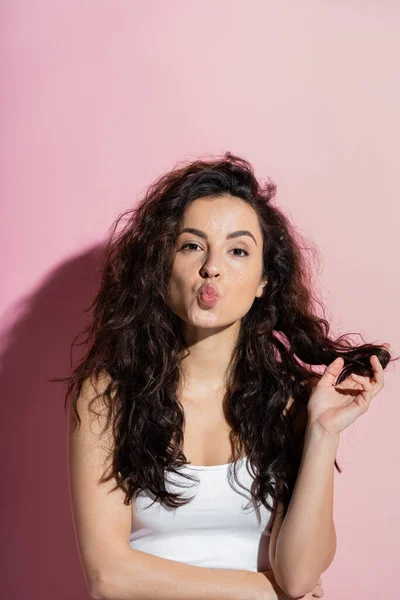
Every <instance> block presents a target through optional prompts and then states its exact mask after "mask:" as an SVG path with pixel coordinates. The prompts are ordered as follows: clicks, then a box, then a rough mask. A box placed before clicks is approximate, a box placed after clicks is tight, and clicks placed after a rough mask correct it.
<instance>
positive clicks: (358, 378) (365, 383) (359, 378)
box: [350, 373, 372, 392]
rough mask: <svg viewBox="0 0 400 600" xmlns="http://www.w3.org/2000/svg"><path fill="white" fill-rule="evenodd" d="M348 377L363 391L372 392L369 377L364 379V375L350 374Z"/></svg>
mask: <svg viewBox="0 0 400 600" xmlns="http://www.w3.org/2000/svg"><path fill="white" fill-rule="evenodd" d="M350 377H352V378H353V379H355V380H356V381H357V382H358V383H360V384H361V385H362V387H363V389H364V391H366V392H372V383H371V382H370V380H369V377H366V376H365V375H357V373H350Z"/></svg>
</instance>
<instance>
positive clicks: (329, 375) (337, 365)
mask: <svg viewBox="0 0 400 600" xmlns="http://www.w3.org/2000/svg"><path fill="white" fill-rule="evenodd" d="M343 365H344V359H343V357H342V356H338V357H337V358H335V360H334V361H333V362H331V363H330V364H329V365H328V366H327V367H326V369H325V371H324V374H323V375H322V377H321V378H320V380H319V382H318V384H317V385H323V386H331V385H333V383H334V382H335V380H336V378H337V376H338V375H339V373H340V371H341V370H342V369H343Z"/></svg>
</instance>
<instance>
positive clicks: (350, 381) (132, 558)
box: [64, 153, 394, 600]
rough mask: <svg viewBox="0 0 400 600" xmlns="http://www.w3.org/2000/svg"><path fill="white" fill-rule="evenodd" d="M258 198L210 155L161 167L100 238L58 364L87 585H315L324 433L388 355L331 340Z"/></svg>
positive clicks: (328, 547)
mask: <svg viewBox="0 0 400 600" xmlns="http://www.w3.org/2000/svg"><path fill="white" fill-rule="evenodd" d="M275 193H276V186H275V184H274V183H272V182H271V181H270V180H268V181H266V182H263V183H260V182H259V181H257V179H256V178H255V175H254V173H253V169H252V167H251V165H250V164H249V163H248V162H247V161H245V160H243V159H241V158H239V157H237V156H233V155H232V154H230V153H226V154H225V155H224V157H222V158H217V159H213V160H208V161H207V160H197V161H195V162H193V163H190V164H185V165H183V166H182V165H180V166H179V167H177V168H175V169H174V170H172V171H171V172H169V173H167V174H166V175H164V176H162V177H160V178H159V179H158V180H157V181H156V182H155V183H154V184H153V185H151V186H150V188H149V189H148V191H147V193H146V194H145V196H144V198H143V200H142V201H141V202H140V203H139V204H138V205H137V206H136V207H135V208H134V209H132V210H129V211H127V212H126V213H124V214H123V215H121V216H120V217H119V218H118V219H117V221H116V223H115V225H114V227H113V229H112V231H111V232H110V236H109V239H108V243H107V247H106V249H105V254H104V263H103V265H102V281H101V286H100V289H99V291H98V294H97V296H96V298H95V299H94V301H93V303H92V305H91V306H90V308H91V309H93V317H92V320H91V323H90V326H89V327H88V328H87V329H86V330H85V332H84V334H85V335H86V338H85V343H86V352H85V354H84V356H83V358H82V359H81V361H80V362H79V363H78V365H77V366H76V367H75V369H74V371H73V374H72V376H71V377H70V378H64V379H68V380H69V384H68V391H67V396H66V400H68V397H71V399H72V401H71V404H70V411H69V430H68V447H69V476H70V489H71V500H72V508H73V517H74V526H75V531H76V536H77V542H78V547H79V552H80V556H81V560H82V566H83V570H84V574H85V577H86V581H87V585H88V588H89V592H90V594H91V597H93V598H107V599H108V598H110V599H117V598H118V599H120V598H121V599H122V598H124V599H126V600H129V599H131V598H132V599H140V600H144V599H151V600H156V599H175V600H180V599H182V600H183V599H185V600H189V599H193V600H194V599H197V600H199V599H203V598H220V599H222V598H227V599H228V598H229V600H232V599H236V598H237V599H244V600H250V599H257V600H258V599H263V600H267V599H273V598H275V599H279V600H284V599H286V598H288V597H291V598H293V597H300V596H303V597H304V598H311V597H315V598H320V597H322V596H323V590H322V587H321V583H322V581H321V578H320V575H321V574H322V573H323V572H324V571H325V570H326V569H327V568H328V566H329V565H330V564H331V562H332V560H333V558H334V554H335V550H336V534H335V528H334V524H333V519H332V504H333V498H332V496H333V476H334V469H333V467H334V466H335V467H336V468H337V469H338V470H339V471H340V468H339V467H338V465H337V462H336V460H335V452H336V449H337V446H338V442H339V436H340V433H341V431H343V430H344V429H345V428H346V427H348V426H349V425H350V424H351V423H353V422H354V421H355V419H357V418H358V417H359V416H360V415H362V414H364V413H365V412H366V411H367V409H368V407H369V405H370V402H371V399H372V398H373V397H374V396H375V395H376V394H377V393H378V392H379V391H380V389H382V387H383V383H384V382H383V369H384V368H385V367H386V366H387V364H388V363H389V361H390V360H394V359H391V355H390V353H389V351H388V349H389V344H387V343H386V344H383V345H382V346H379V345H373V344H362V345H358V346H357V345H355V344H352V343H351V342H350V341H349V339H348V338H346V337H345V336H341V337H340V338H339V339H336V340H335V339H332V338H331V337H330V336H329V325H328V322H327V321H326V320H325V319H323V318H321V317H318V316H317V315H316V312H315V310H314V306H313V304H312V299H313V295H312V291H311V284H310V281H311V275H310V270H307V264H306V260H305V256H304V253H303V252H302V248H301V244H300V238H299V236H298V234H297V233H296V232H295V229H294V228H293V227H292V226H291V224H290V222H289V220H288V219H287V218H286V217H285V216H284V214H283V213H282V212H281V210H280V209H279V208H278V207H277V206H276V205H275V204H274V202H273V200H274V196H275ZM122 217H124V218H125V219H126V222H125V223H124V225H123V227H122V228H121V229H120V230H119V231H117V228H118V225H119V224H120V223H121V221H122ZM319 366H322V367H323V368H322V370H321V369H320V371H321V372H318V367H319ZM315 367H317V368H315ZM190 482H191V483H190ZM191 485H193V487H190V486H191ZM188 486H189V495H187V494H185V493H184V490H186V489H187V488H188ZM243 496H244V497H247V498H248V499H249V500H250V501H251V502H250V503H248V504H247V506H246V507H244V506H243V503H242V501H243ZM249 506H250V510H249Z"/></svg>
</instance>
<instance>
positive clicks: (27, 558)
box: [0, 245, 104, 600]
mask: <svg viewBox="0 0 400 600" xmlns="http://www.w3.org/2000/svg"><path fill="white" fill-rule="evenodd" d="M103 252H104V248H103V247H102V246H100V245H99V246H95V247H93V248H92V249H91V250H90V251H88V252H87V253H85V254H83V255H80V256H78V257H76V258H74V259H73V260H70V261H68V262H66V263H64V264H63V265H62V266H61V267H60V268H58V269H57V270H55V271H54V272H53V273H52V274H51V275H50V276H49V277H48V278H47V280H46V281H45V283H44V284H43V285H42V287H41V288H40V289H39V290H38V291H37V292H36V293H35V294H34V295H32V296H31V297H27V298H25V299H24V301H23V304H24V305H23V307H22V310H21V312H22V314H21V316H20V318H19V319H18V321H17V322H16V323H15V325H14V326H13V327H12V329H11V330H10V331H9V332H8V341H7V343H6V344H5V349H4V351H3V355H2V370H1V375H0V380H1V381H0V383H1V391H2V396H3V409H2V412H3V419H2V425H1V443H2V453H1V456H2V482H3V485H2V498H1V499H2V510H1V515H2V517H1V520H2V531H3V534H2V537H3V540H2V564H3V574H2V582H1V587H2V589H3V592H4V598H10V599H11V598H12V599H13V600H26V599H27V598H29V600H53V599H54V598H57V600H63V599H65V600H71V598H74V600H79V599H80V598H82V599H84V598H85V599H86V598H88V593H87V590H86V584H85V581H84V576H83V572H82V570H81V565H80V562H79V555H78V552H77V546H76V541H75V536H74V531H73V526H72V516H71V508H70V499H69V488H68V471H67V455H66V431H67V429H66V427H67V419H66V412H65V410H64V396H65V392H66V384H65V383H64V384H62V383H49V382H48V381H47V380H49V379H51V378H53V377H60V376H65V375H68V374H70V346H71V343H72V340H73V339H74V337H75V336H76V335H77V334H78V332H80V331H81V330H82V329H83V328H84V327H85V326H86V325H87V323H88V321H89V318H90V315H89V314H88V313H84V312H83V311H84V309H86V308H87V307H88V306H89V305H90V303H91V302H92V300H93V298H94V296H95V294H96V292H97V290H98V287H99V284H100V272H99V267H100V264H101V258H102V255H103ZM78 341H80V339H79V340H78ZM80 351H81V349H80V347H79V346H78V347H77V348H75V349H74V352H73V356H72V358H73V360H74V361H75V360H76V359H77V358H78V357H79V352H80Z"/></svg>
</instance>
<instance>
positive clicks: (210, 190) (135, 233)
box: [52, 152, 397, 514]
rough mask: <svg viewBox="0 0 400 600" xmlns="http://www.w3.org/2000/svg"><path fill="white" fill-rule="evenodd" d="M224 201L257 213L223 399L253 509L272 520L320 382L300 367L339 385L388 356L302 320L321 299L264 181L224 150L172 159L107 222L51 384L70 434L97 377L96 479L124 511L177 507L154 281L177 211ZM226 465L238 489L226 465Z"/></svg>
mask: <svg viewBox="0 0 400 600" xmlns="http://www.w3.org/2000/svg"><path fill="white" fill-rule="evenodd" d="M229 194H230V195H232V196H236V197H239V198H241V199H243V200H244V201H245V202H247V203H248V204H249V205H250V206H251V207H252V208H253V209H254V211H255V212H256V214H257V216H258V219H259V223H260V226H261V230H262V235H263V275H267V276H268V285H267V286H266V287H265V289H264V292H263V295H262V296H261V297H260V298H256V299H255V301H254V303H253V304H252V306H251V308H250V310H249V311H248V313H247V314H246V315H245V316H244V317H243V319H242V323H241V329H240V332H239V338H238V341H237V346H236V348H235V351H234V352H233V354H232V357H231V361H230V367H229V372H228V373H227V376H226V394H225V398H224V402H223V409H224V414H225V418H226V420H227V423H228V424H229V426H230V427H231V444H232V448H233V449H234V450H233V453H234V456H240V455H241V453H242V452H243V450H245V451H246V455H247V456H248V459H249V463H250V464H251V467H252V470H253V475H254V481H253V484H252V488H251V496H252V501H253V502H256V503H258V504H259V503H262V504H263V505H264V506H265V507H266V508H268V509H269V510H271V511H273V510H274V506H273V505H271V504H270V503H269V500H268V497H269V496H270V497H272V498H273V499H274V500H279V501H281V502H282V503H283V506H284V514H286V511H287V508H288V505H289V502H290V498H291V496H292V492H293V488H294V484H295V481H296V477H297V474H298V470H299V466H300V460H301V453H302V448H303V441H304V429H305V424H306V418H305V419H304V418H301V415H303V416H304V415H306V406H307V401H308V398H309V396H310V392H311V390H312V388H313V386H314V385H315V383H316V381H318V379H319V377H320V376H321V374H319V373H318V372H317V371H316V370H315V369H313V367H315V366H320V365H328V364H329V363H331V362H332V361H333V360H334V359H335V358H337V357H338V356H342V357H343V359H344V367H343V370H342V372H341V374H340V376H339V378H338V380H337V382H338V383H340V381H342V380H343V379H345V378H346V377H347V376H348V375H349V373H350V372H354V373H358V374H360V375H369V376H372V375H373V373H372V368H371V365H370V360H369V359H370V356H371V355H372V354H376V355H377V357H378V359H379V360H380V362H381V364H382V366H383V368H386V366H387V365H388V363H389V361H390V360H397V359H391V355H390V353H389V352H388V351H387V350H386V349H385V348H383V347H381V346H380V345H374V344H362V345H358V346H357V345H355V344H353V343H351V341H350V339H349V335H350V334H347V335H343V336H340V337H339V338H338V339H331V338H330V336H329V329H330V326H329V324H328V321H327V320H326V318H323V317H320V316H317V314H316V310H315V306H316V304H318V305H319V306H320V307H321V308H322V304H321V302H320V301H319V300H317V299H316V297H315V295H314V294H312V293H311V288H312V285H311V273H312V269H311V268H310V266H309V265H308V264H307V261H306V256H305V252H304V249H305V245H304V240H303V242H302V240H301V236H300V235H299V233H298V231H297V230H296V229H295V227H294V226H293V225H292V224H291V222H290V221H289V218H288V217H287V216H285V215H284V214H283V212H282V211H281V210H280V209H279V208H278V206H277V205H276V203H274V197H275V195H276V185H275V183H274V182H273V181H272V180H271V179H270V178H268V179H266V180H263V181H258V180H257V179H256V177H255V175H254V172H253V168H252V166H251V165H250V164H249V162H248V161H246V160H244V159H243V158H240V157H238V156H235V155H233V154H231V153H229V152H227V153H225V154H224V155H223V156H222V157H217V158H216V157H212V159H209V160H206V158H203V159H201V160H200V159H199V160H195V161H194V162H190V163H188V164H187V163H185V164H179V165H178V166H176V167H175V168H174V169H173V170H172V171H170V172H168V173H166V174H165V175H163V176H161V177H160V178H159V179H157V180H156V181H155V182H154V183H153V184H152V185H151V186H150V187H149V188H148V190H147V191H146V193H145V195H144V197H143V198H142V199H141V200H140V202H138V203H137V205H135V207H134V208H133V209H129V210H127V211H125V212H124V213H122V214H121V215H119V217H118V218H117V219H116V221H115V223H114V224H113V227H112V228H111V230H110V232H109V237H108V241H107V244H106V248H105V252H104V260H103V264H102V267H101V275H102V279H101V284H100V289H99V290H98V293H97V295H96V297H95V298H94V300H93V302H92V303H91V305H90V306H89V308H87V309H86V311H92V310H93V313H92V317H91V321H90V324H89V325H88V327H86V328H85V329H84V331H83V332H81V333H80V334H79V335H83V336H84V338H85V339H84V341H83V342H81V344H84V347H85V353H84V356H83V357H82V358H81V360H79V362H78V364H77V365H76V366H75V368H74V369H73V371H72V374H71V375H70V376H68V377H61V378H57V379H53V380H52V381H68V389H67V392H66V397H65V405H67V400H68V398H69V397H71V399H72V409H73V413H74V415H75V423H76V426H79V424H80V417H79V413H78V410H77V400H78V398H79V395H80V392H81V389H82V385H83V384H84V382H85V381H86V380H91V381H94V385H96V382H98V381H99V380H101V381H102V382H103V383H104V382H105V383H104V386H103V387H104V389H102V393H101V399H102V406H104V409H105V414H106V424H105V428H107V429H108V428H109V427H110V425H111V428H110V431H112V439H113V445H112V448H111V449H110V458H111V460H110V464H111V467H110V471H109V473H108V475H107V474H104V476H103V477H102V478H101V480H100V482H106V481H109V480H110V479H112V478H114V479H115V482H116V485H115V487H114V488H113V489H114V490H115V489H117V488H118V487H119V488H121V489H122V490H123V491H124V493H125V504H129V502H130V501H131V500H132V498H133V497H134V494H136V493H138V492H139V491H141V490H146V491H147V492H148V493H149V492H150V493H151V494H152V495H153V496H154V499H155V500H157V499H158V500H159V501H160V502H162V503H164V505H165V506H168V507H171V508H176V507H178V506H181V505H182V504H186V503H187V502H190V500H191V498H189V499H187V498H186V499H184V498H183V497H181V495H180V494H174V493H172V492H170V491H168V490H167V487H166V482H165V472H166V470H169V471H174V472H176V469H177V468H178V467H181V466H183V465H185V464H187V461H186V457H185V455H184V454H183V452H182V450H181V446H182V440H183V429H184V427H183V426H184V411H183V407H182V405H181V403H180V402H179V400H178V394H177V391H178V387H179V383H180V381H181V368H180V361H181V360H182V359H181V357H182V351H186V350H187V347H186V345H185V340H184V337H183V334H182V327H181V324H182V323H181V320H180V319H179V317H177V316H176V315H175V314H174V313H173V312H172V311H171V309H170V308H169V306H168V303H167V297H168V284H169V277H170V273H171V269H172V264H173V259H174V253H175V245H176V239H177V234H178V232H179V224H180V223H181V221H182V217H183V214H184V211H185V210H186V208H187V207H188V206H189V204H190V203H191V202H193V201H194V200H195V199H196V198H199V197H204V196H218V195H229ZM123 219H125V223H124V224H123V226H122V228H121V229H120V230H118V227H119V225H120V224H121V222H122V220H123ZM117 230H118V231H117ZM322 310H323V308H322ZM323 314H324V313H323ZM78 337H79V336H77V337H76V338H75V339H74V341H73V342H72V346H73V345H74V344H75V342H76V340H77V338H78ZM81 344H80V345H81ZM97 398H99V396H98V397H97ZM290 401H292V402H293V406H292V407H291V410H289V411H287V410H285V409H286V407H287V406H288V402H290ZM93 410H94V409H93ZM96 414H98V413H96ZM297 417H300V418H297ZM334 464H335V467H336V469H337V470H338V471H339V472H341V469H340V467H339V465H338V463H337V461H336V460H335V463H334ZM232 465H233V468H235V480H236V481H237V482H238V480H237V479H236V461H234V462H233V463H232ZM180 474H181V476H182V477H188V478H191V477H192V476H189V475H186V474H183V473H180ZM238 483H239V482H238ZM239 485H240V484H239Z"/></svg>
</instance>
